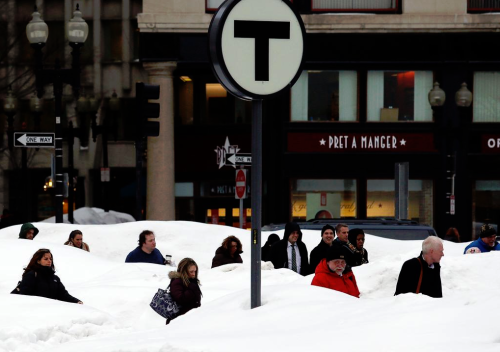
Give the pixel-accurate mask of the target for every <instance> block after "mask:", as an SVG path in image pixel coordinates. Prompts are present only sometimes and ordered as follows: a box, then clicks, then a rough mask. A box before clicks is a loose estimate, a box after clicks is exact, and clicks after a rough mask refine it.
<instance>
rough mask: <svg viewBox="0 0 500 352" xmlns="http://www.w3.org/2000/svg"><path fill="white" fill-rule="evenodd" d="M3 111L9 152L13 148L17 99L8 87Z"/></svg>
mask: <svg viewBox="0 0 500 352" xmlns="http://www.w3.org/2000/svg"><path fill="white" fill-rule="evenodd" d="M3 110H4V111H5V115H7V138H8V146H9V150H12V148H13V147H14V140H13V137H14V116H15V115H16V112H17V98H16V97H15V96H14V93H13V92H12V87H10V86H9V90H8V91H7V97H6V98H5V100H4V102H3Z"/></svg>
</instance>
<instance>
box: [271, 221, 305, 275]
mask: <svg viewBox="0 0 500 352" xmlns="http://www.w3.org/2000/svg"><path fill="white" fill-rule="evenodd" d="M268 259H269V260H270V261H271V262H272V263H273V265H274V268H275V269H280V268H288V269H290V270H293V271H295V272H296V273H298V274H300V275H302V276H305V275H308V274H309V258H308V255H307V247H306V245H305V243H304V242H302V231H300V226H299V225H298V224H297V223H295V222H289V223H288V224H286V225H285V232H284V234H283V239H281V240H280V241H278V242H276V243H275V244H273V245H272V247H271V251H270V253H269V257H268Z"/></svg>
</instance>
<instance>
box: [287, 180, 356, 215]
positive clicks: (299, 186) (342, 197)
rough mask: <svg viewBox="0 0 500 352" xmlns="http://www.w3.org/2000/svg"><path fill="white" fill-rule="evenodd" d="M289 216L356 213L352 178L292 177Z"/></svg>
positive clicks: (354, 186) (354, 183)
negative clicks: (320, 178)
mask: <svg viewBox="0 0 500 352" xmlns="http://www.w3.org/2000/svg"><path fill="white" fill-rule="evenodd" d="M291 200H292V209H291V213H292V220H293V221H306V220H310V219H315V218H318V219H319V218H325V219H331V218H352V217H356V181H355V180H349V179H348V180H325V179H323V180H307V179H299V180H293V181H292V199H291Z"/></svg>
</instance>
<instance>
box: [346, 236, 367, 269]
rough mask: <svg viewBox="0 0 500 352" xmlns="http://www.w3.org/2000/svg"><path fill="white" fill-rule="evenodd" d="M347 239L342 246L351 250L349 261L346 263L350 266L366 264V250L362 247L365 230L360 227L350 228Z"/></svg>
mask: <svg viewBox="0 0 500 352" xmlns="http://www.w3.org/2000/svg"><path fill="white" fill-rule="evenodd" d="M347 239H348V243H347V244H346V245H344V246H345V247H347V249H348V250H349V252H351V254H350V260H351V263H348V264H349V265H350V266H351V267H354V266H360V265H363V264H367V263H368V251H367V250H366V249H365V248H364V245H365V232H364V231H363V230H362V229H350V230H349V235H348V236H347Z"/></svg>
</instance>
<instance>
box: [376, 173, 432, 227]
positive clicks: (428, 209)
mask: <svg viewBox="0 0 500 352" xmlns="http://www.w3.org/2000/svg"><path fill="white" fill-rule="evenodd" d="M432 185H433V183H432V180H410V182H409V185H408V189H409V198H410V199H409V209H408V211H409V213H408V217H409V218H410V220H415V221H418V222H420V223H422V224H427V225H430V226H432V223H433V213H432V212H433V186H432ZM394 190H395V188H394V180H368V182H367V192H366V195H367V197H366V215H367V217H368V218H373V217H376V218H384V217H391V218H392V217H394V216H395V191H394Z"/></svg>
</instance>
